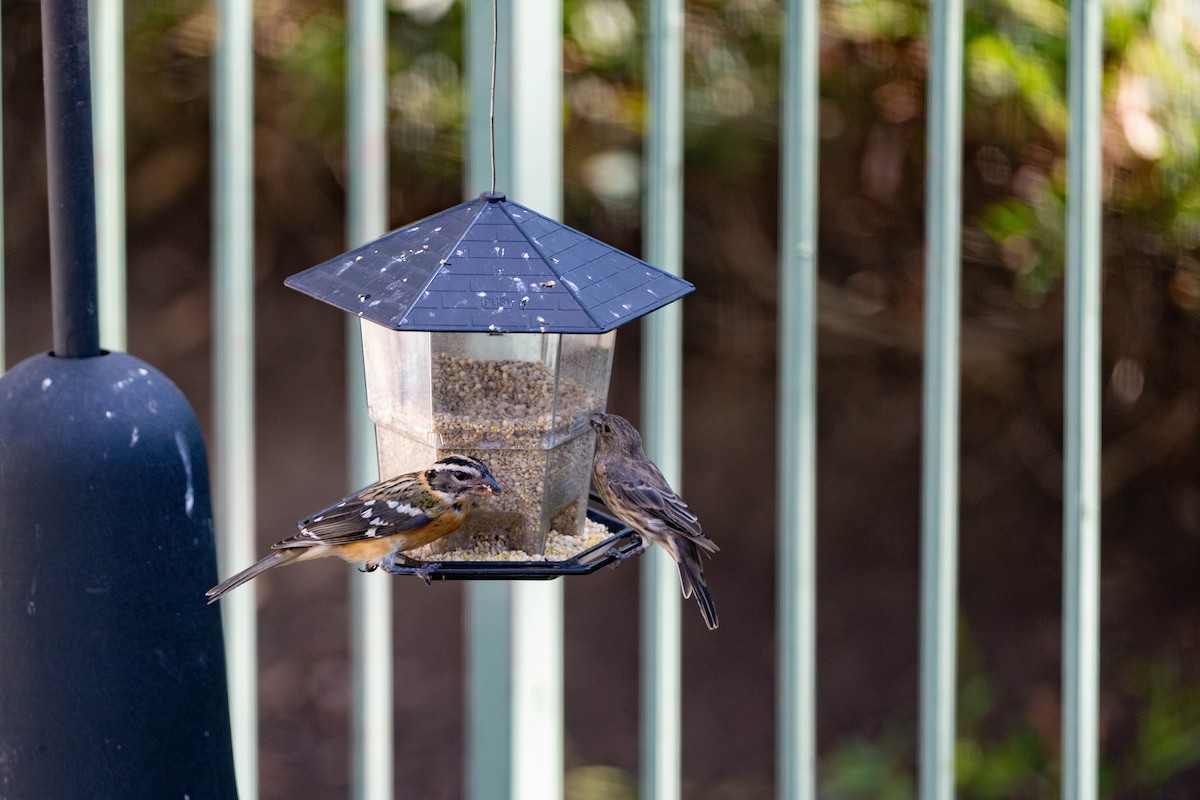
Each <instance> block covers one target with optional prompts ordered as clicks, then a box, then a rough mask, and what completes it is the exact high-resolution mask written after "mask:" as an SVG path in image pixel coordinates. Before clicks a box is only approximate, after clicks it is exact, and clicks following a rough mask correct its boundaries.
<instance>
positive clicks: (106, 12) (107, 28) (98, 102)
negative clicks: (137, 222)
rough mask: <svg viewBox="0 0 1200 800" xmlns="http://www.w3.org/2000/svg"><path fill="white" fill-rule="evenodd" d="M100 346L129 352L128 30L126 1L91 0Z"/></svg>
mask: <svg viewBox="0 0 1200 800" xmlns="http://www.w3.org/2000/svg"><path fill="white" fill-rule="evenodd" d="M91 9H92V10H91V15H90V19H91V46H92V130H93V131H94V134H93V135H94V141H95V146H94V152H95V163H96V258H97V267H98V278H99V302H100V343H101V345H103V346H104V348H105V349H107V350H113V351H117V350H125V349H126V332H125V326H126V322H125V316H126V315H125V35H124V34H125V31H124V19H125V18H124V9H123V7H122V3H121V0H91Z"/></svg>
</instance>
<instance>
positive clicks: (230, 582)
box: [205, 550, 302, 605]
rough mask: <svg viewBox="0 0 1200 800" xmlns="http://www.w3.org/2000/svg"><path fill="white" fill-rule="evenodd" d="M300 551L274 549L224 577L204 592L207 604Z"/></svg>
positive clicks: (283, 562) (293, 556)
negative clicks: (258, 559)
mask: <svg viewBox="0 0 1200 800" xmlns="http://www.w3.org/2000/svg"><path fill="white" fill-rule="evenodd" d="M301 552H302V551H301V550H276V551H275V552H273V553H271V554H270V555H267V556H266V557H264V558H263V559H261V560H260V561H258V562H257V563H255V564H253V565H251V566H249V567H246V568H245V569H244V570H242V571H241V572H239V573H237V574H236V575H233V576H231V577H229V578H226V579H225V580H223V581H221V582H220V583H218V584H217V585H216V586H214V587H213V588H211V589H209V590H208V591H207V592H205V595H207V597H208V603H209V605H212V604H213V603H215V602H217V601H218V600H220V599H221V598H222V597H223V596H224V595H225V593H226V592H229V591H230V590H232V589H236V588H237V587H239V586H241V585H242V584H243V583H245V582H246V581H248V580H250V579H251V578H255V577H258V576H259V575H261V574H263V573H264V572H266V571H267V570H269V569H274V568H275V567H282V566H283V565H284V564H287V563H288V562H290V561H292V560H293V559H295V558H296V557H298V556H299V555H300V553H301Z"/></svg>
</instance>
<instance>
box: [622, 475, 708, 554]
mask: <svg viewBox="0 0 1200 800" xmlns="http://www.w3.org/2000/svg"><path fill="white" fill-rule="evenodd" d="M604 479H605V481H606V482H607V484H608V487H609V490H610V491H612V493H613V494H614V495H616V496H617V497H619V498H620V499H621V500H623V501H624V502H625V503H627V504H629V505H631V506H634V507H636V508H639V509H641V510H642V511H643V512H645V513H646V514H648V515H650V516H652V517H656V518H657V519H659V520H661V521H662V522H663V523H664V524H666V525H667V526H669V527H670V528H672V529H674V530H675V531H676V532H678V533H681V534H683V535H684V536H686V537H687V538H688V539H690V540H691V541H693V542H695V543H696V544H697V545H698V546H699V547H701V548H703V549H704V550H707V551H708V552H710V553H715V552H716V551H717V550H718V549H719V548H718V547H717V545H716V543H715V542H714V541H713V540H712V539H710V538H708V536H707V535H706V534H705V533H704V531H703V530H702V529H701V528H700V520H699V519H697V518H696V515H695V514H694V513H692V510H691V509H690V508H688V505H687V503H685V502H683V498H681V497H680V496H679V495H677V494H675V491H674V490H673V489H672V488H671V487H670V485H668V484H667V480H666V478H664V477H663V476H662V473H661V472H659V471H658V468H657V467H655V466H654V464H653V463H651V462H649V461H644V462H642V463H640V464H630V463H628V462H625V461H609V462H608V463H607V464H605V470H604ZM616 510H617V509H613V511H616Z"/></svg>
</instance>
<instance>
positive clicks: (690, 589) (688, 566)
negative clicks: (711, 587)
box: [676, 542, 717, 631]
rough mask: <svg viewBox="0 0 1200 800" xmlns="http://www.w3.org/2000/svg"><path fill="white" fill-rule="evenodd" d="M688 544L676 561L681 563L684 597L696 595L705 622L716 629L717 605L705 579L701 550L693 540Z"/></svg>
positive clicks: (680, 570) (680, 578)
mask: <svg viewBox="0 0 1200 800" xmlns="http://www.w3.org/2000/svg"><path fill="white" fill-rule="evenodd" d="M686 545H687V546H685V547H683V548H681V552H680V553H679V557H678V558H677V559H676V563H678V565H679V585H680V588H681V589H683V596H684V597H695V598H696V603H697V604H699V606H700V615H701V616H702V617H704V624H705V625H707V626H708V629H709V630H710V631H711V630H715V629H716V627H717V606H716V604H715V603H713V599H712V595H711V594H710V593H709V591H708V584H707V583H706V582H705V580H704V569H703V568H702V567H701V564H700V551H699V549H698V548H697V547H696V545H695V544H693V543H692V542H687V543H686Z"/></svg>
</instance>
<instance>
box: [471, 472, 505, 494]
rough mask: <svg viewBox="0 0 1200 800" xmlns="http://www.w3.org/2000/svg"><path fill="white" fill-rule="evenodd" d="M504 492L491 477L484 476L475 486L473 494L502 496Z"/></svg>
mask: <svg viewBox="0 0 1200 800" xmlns="http://www.w3.org/2000/svg"><path fill="white" fill-rule="evenodd" d="M503 493H504V490H503V489H501V488H500V484H499V483H498V482H497V481H496V479H495V478H493V477H492V476H491V475H484V476H483V480H482V481H480V482H479V483H477V484H475V494H503Z"/></svg>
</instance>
